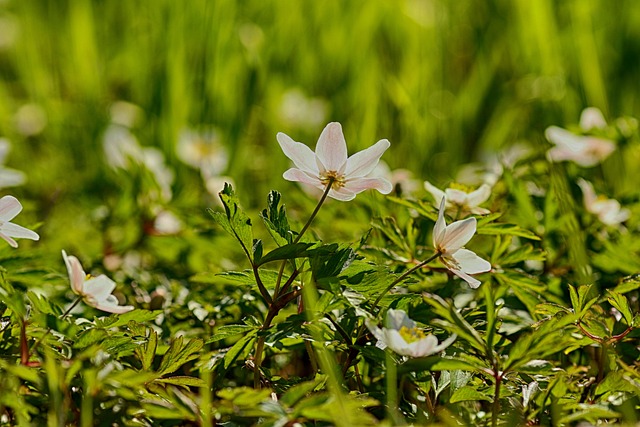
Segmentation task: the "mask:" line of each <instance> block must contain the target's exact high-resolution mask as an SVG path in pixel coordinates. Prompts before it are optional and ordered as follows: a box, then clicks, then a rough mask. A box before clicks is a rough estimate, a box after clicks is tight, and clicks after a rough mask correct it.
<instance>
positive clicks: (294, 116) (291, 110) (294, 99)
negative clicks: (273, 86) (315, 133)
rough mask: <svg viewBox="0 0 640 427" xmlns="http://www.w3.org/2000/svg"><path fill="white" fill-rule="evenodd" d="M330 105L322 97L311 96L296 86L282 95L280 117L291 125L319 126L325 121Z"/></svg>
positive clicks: (301, 126)
mask: <svg viewBox="0 0 640 427" xmlns="http://www.w3.org/2000/svg"><path fill="white" fill-rule="evenodd" d="M328 110H329V106H328V103H327V101H325V100H324V99H322V98H311V97H308V96H306V95H305V94H304V92H302V90H300V89H298V88H295V89H290V90H288V91H287V92H285V93H284V94H283V95H282V104H281V105H280V119H281V120H282V121H283V122H284V123H286V124H287V125H289V126H298V127H300V128H312V127H318V126H320V125H322V124H323V123H325V121H326V117H327V112H328Z"/></svg>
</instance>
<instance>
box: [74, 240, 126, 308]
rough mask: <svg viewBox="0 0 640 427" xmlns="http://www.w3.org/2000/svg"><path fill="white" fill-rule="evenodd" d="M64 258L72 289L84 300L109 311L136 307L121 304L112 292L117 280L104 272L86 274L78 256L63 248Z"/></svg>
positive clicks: (88, 303) (90, 304) (92, 305)
mask: <svg viewBox="0 0 640 427" xmlns="http://www.w3.org/2000/svg"><path fill="white" fill-rule="evenodd" d="M62 258H63V259H64V263H65V265H66V266H67V273H68V274H69V281H70V282H71V290H73V293H75V294H76V295H79V296H81V297H82V299H83V300H84V302H85V303H86V304H87V305H89V306H91V307H94V308H97V309H98V310H102V311H106V312H108V313H117V314H121V313H126V312H129V311H131V310H133V309H134V307H133V306H131V305H119V302H118V299H117V298H116V297H115V296H114V295H112V294H111V293H112V292H113V290H114V289H115V288H116V282H114V281H113V280H111V279H109V278H108V277H107V276H105V275H104V274H101V275H100V276H97V277H92V276H91V275H89V274H86V273H85V272H84V270H83V269H82V265H81V264H80V261H78V258H76V257H74V256H72V255H69V256H67V253H66V252H65V251H64V250H63V251H62Z"/></svg>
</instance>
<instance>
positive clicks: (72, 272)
mask: <svg viewBox="0 0 640 427" xmlns="http://www.w3.org/2000/svg"><path fill="white" fill-rule="evenodd" d="M62 258H63V259H64V263H65V265H66V266H67V273H68V274H69V282H71V290H72V291H73V292H74V293H75V294H77V295H83V296H84V279H85V278H86V277H87V275H86V273H85V272H84V270H83V269H82V264H80V261H78V258H76V257H74V256H73V255H70V256H67V253H66V252H65V251H64V250H63V251H62Z"/></svg>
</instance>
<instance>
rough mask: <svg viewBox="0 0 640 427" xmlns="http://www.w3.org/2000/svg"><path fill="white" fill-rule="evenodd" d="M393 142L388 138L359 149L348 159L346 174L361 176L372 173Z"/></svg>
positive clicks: (355, 176)
mask: <svg viewBox="0 0 640 427" xmlns="http://www.w3.org/2000/svg"><path fill="white" fill-rule="evenodd" d="M389 146H391V143H390V142H389V141H387V140H386V139H381V140H380V141H378V142H376V143H375V144H373V145H372V146H371V147H369V148H367V149H365V150H362V151H359V152H357V153H356V154H354V155H353V156H351V157H349V158H348V159H347V167H346V169H345V172H344V173H345V175H346V176H348V177H353V178H359V177H363V176H366V175H368V174H370V173H371V172H372V171H373V170H374V169H375V167H376V166H377V165H378V162H379V161H380V157H382V155H383V154H384V152H385V151H387V148H389Z"/></svg>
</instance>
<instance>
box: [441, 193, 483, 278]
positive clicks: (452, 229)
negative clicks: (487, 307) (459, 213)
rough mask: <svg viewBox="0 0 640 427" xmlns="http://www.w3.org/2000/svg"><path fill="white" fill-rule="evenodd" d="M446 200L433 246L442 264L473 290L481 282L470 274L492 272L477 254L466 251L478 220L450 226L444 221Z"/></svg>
mask: <svg viewBox="0 0 640 427" xmlns="http://www.w3.org/2000/svg"><path fill="white" fill-rule="evenodd" d="M444 210H445V199H444V198H442V201H441V202H440V211H439V212H438V220H437V221H436V224H435V226H434V227H433V246H434V247H435V248H436V251H438V253H439V254H440V260H441V261H442V263H443V264H444V265H445V267H447V268H448V269H449V271H451V272H452V273H453V274H455V275H456V276H458V277H460V278H461V279H463V280H464V281H465V282H467V283H468V284H469V286H471V287H472V288H473V289H476V288H477V287H479V286H480V281H479V280H477V279H474V278H473V277H471V276H470V274H478V273H484V272H487V271H489V270H491V264H490V263H489V262H488V261H486V260H484V259H482V258H480V257H479V256H478V255H476V254H475V252H473V251H470V250H468V249H464V248H463V246H464V245H466V244H467V243H468V242H469V240H471V238H472V237H473V235H474V234H475V232H476V223H477V221H476V219H475V218H474V217H471V218H467V219H465V220H462V221H456V222H454V223H452V224H450V225H447V223H446V222H445V220H444Z"/></svg>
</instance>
